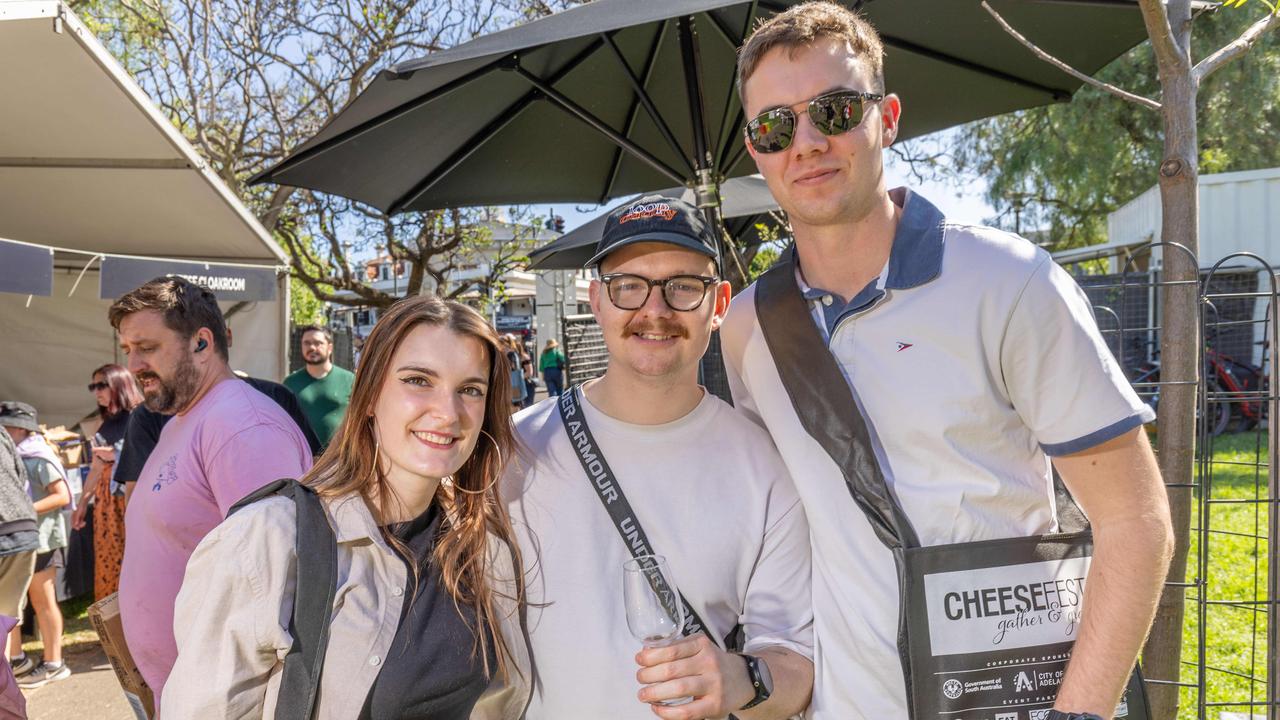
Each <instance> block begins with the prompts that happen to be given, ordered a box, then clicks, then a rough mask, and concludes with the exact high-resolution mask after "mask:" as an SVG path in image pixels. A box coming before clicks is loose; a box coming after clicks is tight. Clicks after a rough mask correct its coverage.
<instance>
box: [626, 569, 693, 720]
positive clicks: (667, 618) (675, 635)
mask: <svg viewBox="0 0 1280 720" xmlns="http://www.w3.org/2000/svg"><path fill="white" fill-rule="evenodd" d="M622 598H623V602H624V603H625V604H626V609H627V628H628V629H629V630H630V631H631V634H632V635H633V636H635V638H636V639H637V640H639V641H640V642H641V643H642V644H644V646H645V647H662V646H664V645H669V644H671V643H672V642H674V641H676V640H677V639H679V638H680V631H681V629H682V628H683V627H684V604H683V603H682V602H681V601H680V591H679V590H678V589H677V588H676V583H675V580H674V578H673V577H672V575H671V569H670V567H669V566H668V565H667V559H666V558H665V557H663V556H661V555H639V556H637V557H635V558H633V559H631V560H628V561H626V562H624V563H623V564H622ZM688 702H693V698H692V697H682V698H675V699H673V700H662V701H660V702H659V703H658V704H659V705H683V704H685V703H688Z"/></svg>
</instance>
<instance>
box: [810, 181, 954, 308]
mask: <svg viewBox="0 0 1280 720" xmlns="http://www.w3.org/2000/svg"><path fill="white" fill-rule="evenodd" d="M889 197H890V198H891V199H892V200H893V201H894V204H896V205H898V206H900V207H901V208H902V214H901V215H900V216H899V217H898V228H897V230H896V231H895V232H894V234H893V246H892V247H891V248H890V249H889V268H888V272H887V273H885V278H884V289H886V290H903V289H906V288H913V287H917V286H919V285H924V284H925V283H927V282H929V281H931V280H935V279H937V277H938V275H940V274H942V235H943V232H942V230H943V224H944V223H945V222H946V217H944V216H943V214H942V211H941V210H939V209H938V208H937V207H936V206H935V205H934V204H933V203H931V202H929V201H928V200H926V199H925V198H924V197H922V196H920V195H917V194H916V193H914V192H912V191H911V190H909V189H908V188H905V187H901V188H894V189H893V190H890V191H889ZM792 252H793V253H794V252H795V248H794V247H792ZM792 257H793V258H794V260H795V262H796V266H797V267H798V266H799V264H800V258H799V255H798V254H796V255H793V256H792ZM828 294H830V293H829V292H828V291H826V290H822V289H820V288H815V287H808V288H806V289H805V292H804V296H805V298H806V299H808V300H818V299H821V298H822V296H824V295H828Z"/></svg>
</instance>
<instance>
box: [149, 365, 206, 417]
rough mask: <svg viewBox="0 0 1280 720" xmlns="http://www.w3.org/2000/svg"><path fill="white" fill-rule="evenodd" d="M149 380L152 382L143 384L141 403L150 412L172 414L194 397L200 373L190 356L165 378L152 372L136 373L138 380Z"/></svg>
mask: <svg viewBox="0 0 1280 720" xmlns="http://www.w3.org/2000/svg"><path fill="white" fill-rule="evenodd" d="M144 380H150V381H152V382H153V383H154V384H153V385H151V386H146V385H143V390H142V396H143V404H144V405H146V406H147V409H148V410H150V411H151V412H156V413H160V414H161V415H173V414H175V413H177V412H178V411H179V410H182V409H183V408H185V407H186V406H187V404H188V403H190V402H191V398H193V397H195V394H196V388H197V387H198V386H199V384H200V374H199V373H198V372H196V365H195V363H194V362H192V360H191V358H190V357H189V356H188V357H184V358H182V360H181V361H179V362H178V366H177V367H176V368H174V370H173V377H172V378H170V379H168V380H165V379H163V378H161V377H160V376H159V375H157V374H155V373H153V372H144V373H139V374H138V382H140V383H141V382H142V381H144Z"/></svg>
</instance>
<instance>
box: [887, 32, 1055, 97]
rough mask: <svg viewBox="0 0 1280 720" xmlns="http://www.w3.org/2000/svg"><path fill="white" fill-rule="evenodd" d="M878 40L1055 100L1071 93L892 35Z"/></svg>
mask: <svg viewBox="0 0 1280 720" xmlns="http://www.w3.org/2000/svg"><path fill="white" fill-rule="evenodd" d="M880 40H881V41H882V42H883V43H884V44H885V45H888V46H889V47H892V48H897V49H899V50H904V51H906V52H909V53H911V54H913V55H920V56H922V57H927V58H929V59H930V60H937V61H939V62H943V63H946V64H948V65H954V66H956V67H960V68H964V69H965V70H971V71H973V72H976V73H979V74H981V75H986V76H987V77H989V78H993V79H995V80H1003V81H1004V82H1007V83H1012V84H1014V85H1018V86H1021V87H1024V88H1027V89H1028V90H1035V91H1036V92H1042V93H1044V94H1046V95H1048V96H1049V97H1051V98H1053V99H1054V101H1055V102H1067V101H1068V100H1070V99H1071V93H1070V92H1069V91H1067V90H1063V89H1061V88H1054V87H1049V86H1047V85H1041V84H1040V83H1038V82H1032V81H1031V80H1027V79H1026V78H1020V77H1018V76H1017V75H1010V74H1009V73H1007V72H1004V71H1002V70H996V69H995V68H990V67H987V66H986V65H979V64H978V63H975V62H969V61H968V60H965V59H963V58H958V57H956V56H954V55H948V54H947V53H944V52H939V51H937V50H932V49H930V48H927V47H924V46H922V45H917V44H915V43H912V42H907V41H906V40H903V39H901V38H896V37H893V36H892V35H881V36H880Z"/></svg>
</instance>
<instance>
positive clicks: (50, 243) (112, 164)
mask: <svg viewBox="0 0 1280 720" xmlns="http://www.w3.org/2000/svg"><path fill="white" fill-rule="evenodd" d="M3 240H8V241H16V242H3ZM32 246H35V247H32ZM41 250H43V252H45V253H46V255H52V260H53V278H52V283H51V293H50V292H49V291H48V290H44V291H43V292H46V293H48V294H45V295H41V294H39V293H40V292H42V291H35V292H36V294H31V295H28V294H25V293H26V292H27V291H26V290H21V292H22V293H24V294H17V293H16V292H15V291H14V287H18V288H22V287H25V285H24V284H23V283H24V282H25V281H26V280H28V279H31V278H32V277H33V276H34V275H37V274H38V273H32V272H31V271H29V270H27V269H26V267H25V266H23V269H22V270H21V272H18V271H17V270H15V268H16V267H18V265H19V264H18V263H17V261H16V260H14V258H16V257H19V256H24V257H25V258H26V259H30V258H31V256H32V254H33V253H38V252H39V251H41ZM24 254H25V255H24ZM156 259H161V260H166V261H181V262H183V263H187V264H188V265H186V266H175V265H172V264H170V265H155V264H150V265H148V264H145V262H144V260H145V261H154V260H156ZM285 264H286V256H285V254H284V252H283V251H282V250H281V249H280V247H279V246H277V245H276V243H275V242H274V241H273V240H272V239H271V236H270V234H269V233H268V232H267V231H266V230H265V229H264V228H263V227H262V226H261V225H260V224H259V223H258V222H257V220H256V219H255V218H254V217H253V215H252V214H251V213H250V212H249V211H248V210H247V209H246V208H245V207H244V205H243V204H241V202H240V201H239V200H238V199H237V198H236V197H235V195H234V194H233V193H232V192H231V191H230V190H229V189H228V188H227V187H226V186H225V185H224V184H223V183H222V182H221V180H219V179H218V177H217V176H216V175H215V174H214V173H213V172H212V171H211V170H210V169H209V168H208V166H207V165H206V163H205V162H204V161H203V160H201V159H200V157H199V156H198V155H197V154H196V152H195V150H194V149H193V148H192V147H191V146H190V145H189V144H188V143H187V142H186V141H185V140H184V139H183V138H182V137H181V135H180V134H179V133H178V131H177V130H176V129H175V128H174V127H173V126H172V125H171V124H170V123H169V122H168V120H167V119H166V118H165V117H164V115H162V114H161V113H160V111H159V110H158V109H157V108H156V107H155V106H154V105H153V104H152V103H151V101H150V99H149V98H148V97H147V96H146V94H145V93H144V92H143V91H142V89H141V88H139V87H138V86H137V84H136V83H134V82H133V80H132V79H131V78H130V77H129V75H128V73H126V72H125V70H124V68H122V67H121V66H120V64H119V63H118V62H116V60H115V59H114V58H113V57H112V56H111V54H110V53H109V52H108V51H107V50H106V48H104V47H103V46H102V44H101V43H99V42H98V40H97V39H96V38H95V37H94V36H93V34H92V32H91V31H90V30H89V29H88V28H87V27H86V26H85V25H84V24H83V23H82V22H81V21H80V20H79V19H78V18H76V17H75V16H74V15H73V14H71V13H70V12H69V11H68V10H67V9H66V8H65V7H64V6H63V5H62V4H61V3H59V2H49V1H41V2H28V1H26V0H0V290H3V289H4V283H3V280H4V279H5V272H6V268H5V265H8V275H9V280H10V281H12V282H11V283H10V285H11V287H10V288H9V292H2V291H0V399H16V400H23V401H26V402H30V403H31V404H33V405H35V406H36V408H37V410H38V411H39V412H40V415H41V421H42V422H46V423H48V424H64V423H73V422H75V421H76V420H78V419H79V418H81V417H83V416H84V415H85V414H86V413H87V412H88V411H90V410H92V409H93V400H92V398H91V397H90V395H89V393H88V392H87V390H86V389H85V385H86V384H87V383H88V381H89V377H90V373H91V372H92V370H93V369H94V368H95V367H97V366H99V365H101V364H104V363H108V362H121V361H122V360H123V357H122V356H121V354H120V352H119V350H118V349H117V347H116V343H115V339H114V336H113V333H112V330H111V327H110V325H109V324H108V323H107V319H106V310H107V307H108V306H109V305H110V303H111V295H109V294H107V293H110V292H118V291H116V290H109V289H108V286H110V285H113V284H114V285H115V286H117V287H118V286H119V285H120V283H122V282H126V279H124V278H127V277H129V273H130V272H131V273H132V275H133V276H137V275H138V274H139V273H147V274H146V275H145V276H144V277H143V279H144V280H145V279H146V277H151V276H154V275H155V274H160V273H159V272H155V269H156V268H174V269H170V270H165V269H162V270H161V272H165V271H168V272H179V273H185V274H194V275H201V276H204V277H206V278H209V279H211V281H212V282H213V283H214V284H215V285H218V287H219V288H221V289H227V288H230V289H232V290H234V289H236V288H237V287H239V286H242V285H243V284H244V281H243V280H240V279H237V278H236V277H235V276H237V275H250V276H252V277H251V278H250V281H251V282H250V284H251V285H252V284H253V282H256V283H257V289H256V293H255V292H253V291H252V288H251V292H250V293H248V294H247V295H245V294H242V295H241V296H240V297H239V299H238V300H237V299H236V296H235V294H234V293H228V294H227V296H228V298H229V299H227V300H226V301H225V302H223V311H224V312H227V313H229V316H230V318H229V324H230V326H231V328H232V331H233V334H234V347H233V348H232V351H231V362H232V366H233V367H235V368H236V369H238V370H244V371H246V372H248V373H249V374H251V375H255V376H258V377H265V378H270V379H276V380H278V379H280V378H281V377H282V376H283V375H284V373H285V370H286V368H287V367H288V365H287V362H288V359H287V354H288V347H287V337H288V332H287V330H288V306H289V303H288V288H289V285H288V276H287V275H286V274H285V273H284V269H285V268H284V266H285ZM104 268H105V269H104ZM113 271H117V272H118V271H128V272H126V273H125V274H124V275H123V276H122V275H118V274H117V275H115V276H114V283H112V282H110V281H111V280H112V278H110V277H107V276H108V275H112V272H113ZM45 272H46V273H47V264H46V266H45ZM15 274H17V275H20V277H17V278H16V279H15V278H14V275H15ZM104 280H107V281H108V282H105V283H104V282H103V281H104ZM44 282H45V283H46V286H47V285H48V281H47V279H46V280H45V281H44ZM14 283H16V285H15V284H14ZM36 284H39V283H38V282H37V283H36ZM100 284H101V291H100ZM134 284H137V283H136V282H134ZM264 285H265V287H264ZM103 294H107V297H105V298H104V297H101V295H103ZM222 297H224V296H223V295H222V294H220V298H222Z"/></svg>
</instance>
